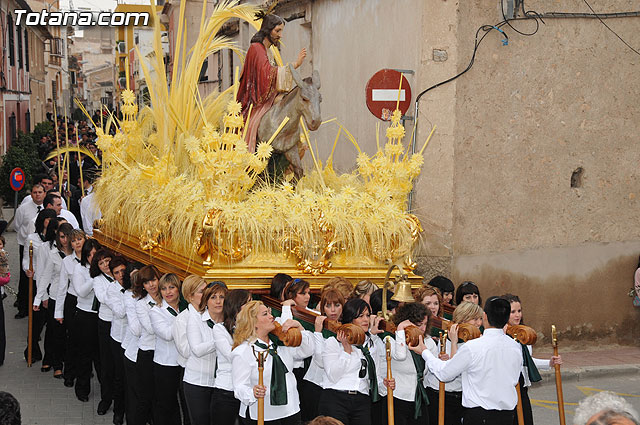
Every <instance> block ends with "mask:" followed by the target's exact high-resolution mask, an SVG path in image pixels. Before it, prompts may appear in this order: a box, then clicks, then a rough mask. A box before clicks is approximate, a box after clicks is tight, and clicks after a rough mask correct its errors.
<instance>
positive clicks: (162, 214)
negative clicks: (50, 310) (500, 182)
mask: <svg viewBox="0 0 640 425" xmlns="http://www.w3.org/2000/svg"><path fill="white" fill-rule="evenodd" d="M185 3H186V2H181V3H180V12H179V20H178V29H177V35H176V49H175V53H174V55H173V67H172V69H171V72H170V77H169V78H168V77H167V73H166V70H165V65H164V62H163V59H162V58H163V54H162V45H161V42H160V30H161V28H160V24H159V23H158V22H157V20H155V21H154V32H155V38H154V50H155V58H152V60H151V63H150V64H147V63H145V62H144V61H142V62H141V65H142V69H143V72H144V75H145V79H146V81H147V86H148V88H149V97H150V101H151V106H149V107H144V108H143V109H142V110H140V111H138V107H137V105H136V104H135V95H134V94H133V92H131V91H130V90H125V91H123V93H122V99H121V100H122V107H121V111H122V112H123V120H122V121H117V120H116V119H115V118H113V117H111V118H110V119H109V124H108V125H107V127H106V128H109V127H110V125H111V123H113V124H115V125H116V126H117V128H118V131H116V133H115V134H114V135H112V134H109V132H108V131H106V130H102V129H98V130H97V133H98V142H97V143H98V146H99V147H100V149H101V150H102V151H103V172H102V176H101V177H100V179H99V180H98V181H97V182H96V184H95V187H96V197H97V199H98V202H99V206H100V210H101V212H102V215H103V221H102V222H103V225H102V228H101V231H102V232H104V233H105V234H111V235H112V236H113V235H116V236H117V234H118V232H121V231H122V232H126V233H128V234H129V235H139V236H140V248H141V249H148V250H152V249H155V248H156V247H159V246H160V247H163V248H165V249H167V250H170V251H173V252H176V253H180V254H182V255H184V256H186V257H189V258H195V257H197V256H200V257H201V258H202V259H203V261H204V263H206V264H207V265H210V264H215V263H216V262H220V261H223V260H224V261H227V262H237V261H242V260H243V259H244V258H246V256H248V255H251V254H256V255H258V256H260V258H266V257H269V256H271V258H277V259H279V260H278V261H282V258H283V257H282V255H283V254H285V255H294V256H297V257H298V258H295V259H294V260H295V262H294V264H298V265H299V267H301V268H304V269H305V271H306V272H308V273H322V272H324V271H326V270H327V269H328V268H329V267H331V262H330V261H329V257H330V256H332V255H334V254H336V253H338V252H340V253H342V254H345V255H348V256H350V257H353V258H356V257H357V258H371V257H372V254H371V247H372V245H373V246H374V247H378V248H377V251H376V252H379V254H376V255H374V256H373V257H375V261H380V260H381V259H385V258H386V257H393V256H406V255H407V253H408V251H410V247H412V246H413V243H414V242H415V240H416V239H417V237H418V233H419V231H418V230H417V228H419V223H418V224H417V227H416V226H415V222H417V220H416V221H415V222H413V221H412V219H411V217H413V216H411V215H409V214H407V212H406V211H405V208H406V207H405V204H406V197H407V194H408V193H409V192H410V190H411V183H412V181H413V179H415V177H416V176H417V175H418V174H419V171H420V166H421V165H422V155H421V153H419V154H415V155H412V156H409V155H408V153H407V152H405V150H404V148H403V145H402V139H403V137H404V128H403V127H402V126H401V125H400V122H399V112H398V114H394V119H393V121H392V126H391V127H390V128H389V130H388V131H387V137H388V140H389V141H388V142H387V144H386V145H385V147H384V149H383V150H382V149H379V150H378V152H377V153H376V154H375V155H373V156H372V157H371V158H370V157H368V156H367V155H366V154H365V153H363V152H361V149H360V147H359V146H358V144H357V142H356V141H355V139H354V138H353V136H352V135H351V134H350V133H349V132H348V131H347V130H346V128H344V127H343V126H341V129H340V132H342V133H343V134H345V135H346V136H347V138H348V139H349V140H350V141H351V143H353V144H354V146H356V148H357V149H358V151H359V152H361V153H360V154H359V155H358V160H357V163H358V169H357V172H355V173H352V174H341V175H339V174H337V173H335V171H334V170H333V168H332V165H331V164H332V158H331V157H330V158H329V159H328V161H327V165H326V166H324V167H323V165H322V163H321V161H320V159H319V158H318V156H317V153H316V152H314V151H313V148H312V146H311V143H310V140H309V135H308V134H307V133H306V129H305V130H304V131H303V134H302V135H301V140H303V142H304V143H307V144H308V146H309V147H310V148H311V152H312V153H313V158H314V163H315V170H314V171H313V172H311V173H309V174H308V175H307V176H305V177H304V178H302V179H301V180H300V181H299V182H298V183H297V184H296V185H295V186H294V185H292V184H290V183H287V182H285V183H282V184H278V185H273V184H267V183H264V182H260V181H258V175H259V174H260V173H261V172H262V171H263V170H264V168H265V166H266V164H267V162H268V160H269V157H270V156H271V152H272V148H271V141H272V140H273V137H272V139H271V140H269V141H262V143H259V144H258V146H257V151H256V153H255V154H253V153H249V152H247V148H246V143H245V141H244V138H243V134H244V133H243V132H244V124H243V121H242V116H241V114H240V109H241V108H240V104H238V103H237V102H236V101H235V92H236V90H237V82H236V85H234V86H232V87H231V88H229V89H227V90H225V91H223V92H222V93H212V94H210V95H209V96H207V97H205V98H204V99H201V98H200V95H199V92H198V75H199V73H200V69H201V67H202V63H203V61H204V60H205V58H206V57H208V56H209V55H211V54H212V53H214V52H216V51H219V50H221V49H232V50H234V51H235V52H236V53H237V54H239V55H240V56H242V52H241V51H239V50H238V48H237V46H235V45H234V44H233V43H231V42H230V41H229V40H228V39H226V38H225V37H220V36H218V35H217V34H218V33H219V31H220V29H221V28H222V26H223V24H224V23H225V22H227V20H229V19H232V18H239V19H241V20H244V21H247V22H249V23H251V24H252V25H253V26H254V27H256V28H259V25H260V22H257V21H255V20H254V15H255V13H256V11H257V8H256V7H254V6H252V5H247V4H238V2H237V1H222V2H220V3H219V4H218V5H217V6H216V7H215V9H214V11H213V13H212V15H211V16H210V17H208V18H206V16H205V10H206V9H205V7H206V4H207V3H206V2H204V4H203V9H202V21H201V25H200V34H199V36H198V38H197V40H196V41H195V43H194V45H193V46H190V48H189V50H187V48H186V47H185V38H184V37H185V33H186V31H185V28H184V22H185V20H184V13H185ZM276 53H277V51H276ZM276 60H277V61H280V59H279V56H278V55H277V54H276ZM280 63H281V61H280ZM236 79H237V76H236ZM281 128H282V125H281ZM432 134H433V133H432ZM274 136H275V135H274ZM339 136H340V133H339V134H338V137H336V141H335V143H337V142H338V138H339ZM425 146H426V144H425ZM423 150H424V148H423ZM256 182H258V183H256ZM408 223H409V224H408ZM410 223H414V224H410ZM283 241H286V243H285V242H283ZM406 247H409V249H407V248H406ZM409 254H410V252H409Z"/></svg>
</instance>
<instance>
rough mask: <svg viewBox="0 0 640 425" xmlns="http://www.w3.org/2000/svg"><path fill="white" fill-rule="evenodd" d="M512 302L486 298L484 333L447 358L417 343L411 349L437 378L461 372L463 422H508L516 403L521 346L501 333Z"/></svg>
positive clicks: (474, 424)
mask: <svg viewBox="0 0 640 425" xmlns="http://www.w3.org/2000/svg"><path fill="white" fill-rule="evenodd" d="M510 313H511V304H510V303H509V302H508V301H507V300H505V299H503V298H499V297H491V298H489V299H488V300H487V301H486V303H485V307H484V314H483V321H484V327H485V330H484V334H483V335H482V336H481V337H480V338H478V339H474V340H472V341H468V342H467V343H466V344H464V346H463V347H462V348H460V350H458V352H457V353H456V354H455V355H454V356H453V357H452V358H451V360H448V361H442V360H440V359H438V358H436V357H435V356H434V355H433V354H432V353H431V352H430V351H429V350H427V349H426V347H425V345H424V342H422V341H421V342H420V344H418V345H417V346H415V347H410V348H411V350H413V351H415V352H416V353H418V354H420V355H422V358H423V359H424V360H425V362H426V363H427V367H428V368H429V370H431V371H432V372H433V373H434V374H435V375H436V376H437V377H438V379H439V380H440V381H443V382H447V381H450V380H452V379H453V378H455V377H456V376H458V375H462V406H464V407H465V413H464V424H465V425H511V424H513V417H514V409H515V407H516V404H517V403H518V395H517V392H516V384H517V383H518V378H519V376H520V371H521V369H522V349H521V348H520V347H519V345H518V343H517V342H515V341H514V340H513V339H511V338H510V337H509V336H507V335H505V333H504V330H503V328H504V326H505V325H506V324H507V322H508V321H509V314H510Z"/></svg>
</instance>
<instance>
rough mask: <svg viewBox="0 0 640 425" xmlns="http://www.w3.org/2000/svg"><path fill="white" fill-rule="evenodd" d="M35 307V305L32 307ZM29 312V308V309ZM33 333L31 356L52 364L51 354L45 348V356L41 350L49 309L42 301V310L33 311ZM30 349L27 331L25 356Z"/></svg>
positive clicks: (25, 356) (35, 359)
mask: <svg viewBox="0 0 640 425" xmlns="http://www.w3.org/2000/svg"><path fill="white" fill-rule="evenodd" d="M28 290H29V282H28V281H27V291H28ZM35 293H36V281H35V280H34V281H33V294H34V295H35ZM28 300H29V293H28V292H27V301H28ZM31 308H33V307H31ZM27 312H28V310H27ZM32 320H33V321H32V324H31V326H32V333H31V344H32V349H31V350H32V351H31V358H32V359H33V361H38V360H42V365H43V366H44V365H46V366H51V359H50V358H49V356H48V355H47V353H46V350H45V355H44V358H43V356H42V350H40V335H41V334H42V329H43V328H44V325H45V324H46V323H47V309H46V308H44V306H43V305H42V303H40V310H38V311H34V312H33V319H32ZM28 350H29V334H28V333H27V347H26V348H25V349H24V358H25V359H26V358H27V354H28Z"/></svg>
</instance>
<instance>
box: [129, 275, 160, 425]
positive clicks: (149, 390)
mask: <svg viewBox="0 0 640 425" xmlns="http://www.w3.org/2000/svg"><path fill="white" fill-rule="evenodd" d="M137 275H138V279H136V281H135V283H136V284H135V285H134V286H133V293H134V294H135V295H136V297H137V298H138V300H137V301H136V304H135V313H136V316H137V319H138V322H139V324H140V339H138V357H137V359H136V373H137V378H138V405H137V406H136V423H140V424H144V423H150V421H151V419H152V418H154V419H155V418H156V415H155V414H154V413H155V409H154V408H155V395H154V392H153V385H155V384H154V380H153V356H154V351H155V349H156V335H155V333H154V331H153V327H152V326H151V319H150V318H149V313H150V311H151V309H152V308H153V307H154V306H155V305H156V304H160V303H161V302H162V296H161V295H160V290H159V289H158V279H159V278H160V272H159V271H158V269H157V268H156V267H155V266H144V267H142V268H141V269H140V270H138V273H137ZM144 421H146V422H144Z"/></svg>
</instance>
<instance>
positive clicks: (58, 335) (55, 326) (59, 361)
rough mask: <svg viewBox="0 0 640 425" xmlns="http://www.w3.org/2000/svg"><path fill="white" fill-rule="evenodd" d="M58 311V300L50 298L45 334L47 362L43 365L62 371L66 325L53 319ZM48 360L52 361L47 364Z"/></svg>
mask: <svg viewBox="0 0 640 425" xmlns="http://www.w3.org/2000/svg"><path fill="white" fill-rule="evenodd" d="M55 310H56V300H52V299H51V298H49V305H48V306H47V329H46V331H45V333H44V353H45V360H43V361H42V364H43V365H44V364H49V365H51V366H52V367H53V370H62V366H63V361H64V360H63V359H64V343H65V332H64V325H63V324H61V323H60V322H58V321H57V320H56V319H54V318H53V316H54V314H55ZM47 359H48V360H49V361H50V362H49V363H47Z"/></svg>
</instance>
